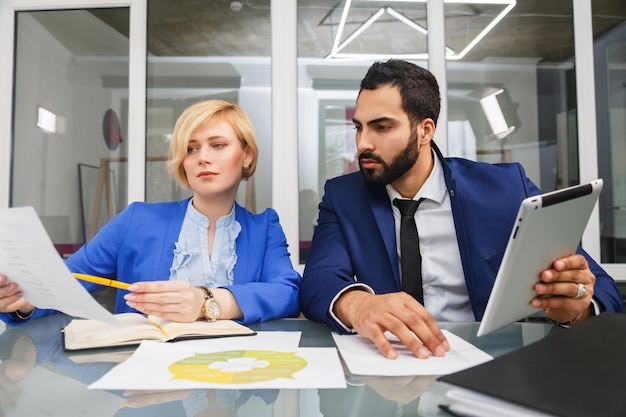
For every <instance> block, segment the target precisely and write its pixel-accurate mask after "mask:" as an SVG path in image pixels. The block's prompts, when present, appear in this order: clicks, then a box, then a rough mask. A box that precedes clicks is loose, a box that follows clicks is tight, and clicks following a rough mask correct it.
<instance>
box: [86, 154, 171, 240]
mask: <svg viewBox="0 0 626 417" xmlns="http://www.w3.org/2000/svg"><path fill="white" fill-rule="evenodd" d="M167 159H168V158H167V156H149V157H147V158H146V160H147V161H167ZM127 161H128V158H125V157H124V158H100V168H99V169H98V182H97V183H96V197H95V199H94V204H93V208H92V209H91V210H92V213H91V224H90V225H89V234H88V235H87V240H91V238H92V237H94V236H95V235H96V232H98V220H99V219H100V205H101V204H102V194H103V192H104V199H105V202H106V206H107V221H109V220H111V219H112V218H113V216H115V214H116V213H115V208H114V207H113V201H114V200H113V195H112V191H111V189H112V184H111V175H110V174H109V171H110V170H111V162H127Z"/></svg>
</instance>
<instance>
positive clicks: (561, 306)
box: [532, 254, 596, 323]
mask: <svg viewBox="0 0 626 417" xmlns="http://www.w3.org/2000/svg"><path fill="white" fill-rule="evenodd" d="M540 279H541V281H540V282H539V283H537V284H535V291H536V292H537V294H538V295H539V296H538V297H537V298H535V299H533V300H532V305H533V307H537V308H543V309H545V310H546V313H547V314H548V317H550V318H551V319H552V320H554V321H556V322H559V323H565V322H572V323H573V322H578V321H580V320H584V319H586V318H588V317H590V316H593V315H594V310H593V305H592V303H591V298H592V297H593V288H594V285H595V283H596V277H595V275H593V273H592V272H591V270H589V265H588V264H587V260H586V259H585V257H584V256H582V255H578V254H574V255H570V256H566V257H564V258H561V259H558V260H556V261H555V262H554V264H553V265H552V268H551V269H546V270H545V271H543V272H542V273H541V275H540ZM579 283H580V284H583V285H584V286H585V293H584V294H582V296H581V297H580V298H576V296H577V294H578V284H579Z"/></svg>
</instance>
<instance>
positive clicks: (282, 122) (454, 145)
mask: <svg viewBox="0 0 626 417" xmlns="http://www.w3.org/2000/svg"><path fill="white" fill-rule="evenodd" d="M391 56H397V57H403V58H406V59H410V60H412V61H414V62H416V63H418V64H420V65H423V66H425V67H428V68H429V69H430V70H431V71H432V72H433V73H435V75H436V76H437V77H438V79H439V81H440V84H441V87H442V98H443V107H442V109H443V111H442V116H441V118H440V120H439V123H438V130H437V134H436V135H435V140H436V141H437V143H438V144H439V145H440V147H441V148H442V149H444V152H445V153H446V154H447V155H450V156H463V157H466V158H470V159H474V160H479V161H486V162H508V161H518V162H521V163H523V164H524V166H525V168H526V170H527V172H528V175H529V176H530V178H531V179H533V180H534V181H535V182H536V183H537V184H538V185H540V187H541V188H542V189H543V190H544V191H550V190H553V189H556V188H562V187H565V186H568V185H572V184H578V183H580V182H583V181H586V180H591V179H595V178H598V177H601V178H604V180H605V187H604V191H603V193H602V197H601V201H600V204H599V207H598V208H597V210H596V212H595V213H594V215H593V217H592V219H591V221H590V223H589V225H588V228H587V230H586V232H585V237H584V241H583V243H584V246H585V248H586V249H587V250H588V251H589V252H590V253H591V254H592V255H593V256H594V257H595V258H596V259H599V260H601V261H602V264H603V266H604V267H605V268H606V269H607V270H608V271H609V272H610V273H611V274H612V275H613V276H614V277H615V279H616V280H618V281H624V282H626V8H625V7H624V1H623V0H593V1H591V0H550V1H541V0H519V1H517V2H515V1H513V0H482V1H470V0H451V1H446V0H429V1H428V2H426V1H424V0H422V1H419V0H418V1H398V0H396V1H393V0H392V1H364V0H352V1H344V0H298V1H295V0H249V1H231V0H212V1H205V0H185V1H182V0H181V1H172V0H125V1H122V0H110V1H106V2H102V1H92V0H65V1H54V0H45V1H44V0H0V57H1V59H0V79H1V80H2V83H0V100H1V101H0V207H12V206H24V205H32V206H34V207H35V209H36V210H37V213H38V214H39V216H40V217H41V219H42V221H43V223H44V225H45V226H46V229H47V230H48V232H49V234H50V235H51V237H52V239H53V242H54V243H55V244H57V247H58V248H59V250H60V251H61V252H63V253H71V251H72V250H74V248H75V247H76V246H77V245H80V244H82V243H83V242H84V241H86V240H88V239H89V238H90V236H92V235H93V233H95V231H97V229H98V228H99V227H101V226H102V224H104V222H106V221H107V220H108V218H110V217H111V216H112V215H114V214H115V213H117V212H119V211H120V210H121V209H123V208H124V207H125V206H126V205H127V204H128V203H129V202H130V201H137V200H145V201H161V200H172V199H179V198H183V197H185V196H186V195H187V194H186V193H185V192H183V191H182V190H180V189H179V188H177V186H176V185H175V184H174V182H173V181H172V180H171V179H170V178H169V177H168V176H167V174H166V172H165V159H166V157H167V149H168V140H169V135H170V134H171V131H172V128H173V124H174V122H175V120H176V118H177V117H178V115H179V114H180V113H181V112H182V110H183V109H184V108H185V107H186V106H188V105H189V104H191V103H193V102H195V101H198V100H201V99H205V98H223V99H227V100H231V101H235V102H237V103H239V104H240V105H241V106H242V107H243V108H244V110H246V112H247V113H248V115H249V116H250V118H251V120H252V122H253V124H254V126H255V130H256V133H257V136H258V141H259V146H260V161H259V166H258V169H257V173H256V174H255V176H254V177H253V180H252V181H250V182H247V183H244V184H243V185H242V187H241V189H240V191H239V196H238V201H239V202H240V203H241V204H243V205H245V206H246V207H248V208H250V209H251V210H252V211H261V210H263V209H264V208H265V207H269V206H273V207H275V208H276V209H277V210H278V212H279V215H280V217H281V223H282V224H283V227H284V229H285V232H286V234H287V237H288V241H289V244H290V248H291V252H292V258H293V260H294V263H295V264H296V265H297V267H298V268H299V269H300V270H302V267H303V264H304V263H305V261H306V253H307V248H308V244H309V242H310V239H311V235H312V233H313V230H314V227H315V224H314V223H315V218H316V215H317V203H318V202H319V199H320V198H321V194H322V192H323V188H322V187H323V183H324V181H325V180H326V179H327V178H331V177H334V176H336V175H340V174H343V173H346V172H350V171H353V170H355V169H357V168H358V165H357V163H356V161H355V146H354V143H353V139H354V132H353V129H352V126H351V118H352V113H351V112H352V110H353V105H354V101H355V99H356V93H357V92H358V83H359V81H360V79H361V78H362V77H363V75H364V73H365V71H366V70H367V67H368V66H369V65H370V64H371V63H372V62H373V61H374V60H377V59H387V58H389V57H391Z"/></svg>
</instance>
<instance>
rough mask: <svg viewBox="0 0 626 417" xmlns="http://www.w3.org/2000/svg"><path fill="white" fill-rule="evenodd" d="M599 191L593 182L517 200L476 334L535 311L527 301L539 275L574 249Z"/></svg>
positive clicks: (480, 334) (501, 325)
mask: <svg viewBox="0 0 626 417" xmlns="http://www.w3.org/2000/svg"><path fill="white" fill-rule="evenodd" d="M601 190H602V180H601V179H598V180H594V181H591V182H589V183H587V184H581V185H576V186H573V187H568V188H564V189H561V190H557V191H552V192H549V193H546V194H541V195H537V196H533V197H529V198H526V199H525V200H524V201H522V203H521V204H520V208H519V212H518V214H517V218H516V221H515V224H514V225H513V230H512V231H511V236H510V237H509V242H508V245H507V247H506V251H505V252H504V257H503V258H502V263H501V264H500V269H499V270H498V275H497V276H496V280H495V283H494V286H493V289H492V291H491V295H490V296H489V301H488V302H487V309H486V310H485V315H484V316H483V318H482V321H481V323H480V327H479V328H478V336H482V335H485V334H487V333H489V332H492V331H494V330H496V329H499V328H501V327H503V326H506V325H507V324H510V323H513V322H515V321H518V320H521V319H523V318H525V317H528V316H530V315H532V314H535V313H537V312H538V310H537V309H536V308H534V307H532V306H531V305H530V301H531V300H532V299H533V298H535V297H536V295H537V294H536V293H535V291H534V290H533V286H534V285H535V284H536V283H537V282H538V281H539V274H540V273H541V271H542V270H544V269H546V268H547V267H549V266H550V265H551V264H552V262H553V261H554V260H555V259H557V258H559V257H561V256H565V255H569V254H572V253H574V252H575V251H576V248H577V247H578V245H579V244H580V240H581V238H582V235H583V231H584V230H585V227H586V226H587V222H588V221H589V216H590V215H591V211H592V210H593V207H594V206H595V204H596V202H597V200H598V196H599V195H600V191H601Z"/></svg>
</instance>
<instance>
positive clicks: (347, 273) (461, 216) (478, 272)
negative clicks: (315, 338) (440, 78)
mask: <svg viewBox="0 0 626 417" xmlns="http://www.w3.org/2000/svg"><path fill="white" fill-rule="evenodd" d="M433 149H434V150H435V153H436V155H437V157H438V158H439V159H440V160H441V161H442V164H443V169H444V176H445V181H446V186H447V188H448V193H449V195H450V202H451V205H452V216H453V218H454V226H455V229H456V234H457V241H458V244H459V251H460V254H461V263H462V266H463V272H464V275H465V283H466V285H467V291H468V293H469V298H470V302H471V305H472V309H473V311H474V316H475V318H476V320H481V318H482V316H483V314H484V312H485V307H486V304H487V299H488V298H489V294H490V292H491V288H492V286H493V283H494V281H495V277H496V274H497V272H498V268H499V266H500V262H501V261H502V257H503V255H504V250H505V248H506V244H507V242H508V239H509V235H510V233H511V229H512V227H513V223H514V221H515V216H516V215H517V212H518V209H519V205H520V203H521V201H522V200H523V199H524V198H526V197H528V196H530V195H536V194H539V193H540V191H539V189H538V188H537V187H536V186H535V185H534V184H533V183H532V182H531V181H530V180H529V179H528V178H527V177H526V174H525V172H524V169H523V168H522V166H521V165H520V164H517V163H513V164H485V163H478V162H473V161H469V160H466V159H460V158H443V157H442V156H441V154H440V152H439V150H438V149H437V148H436V146H434V144H433ZM324 189H325V191H324V197H323V199H322V202H321V203H320V207H319V208H320V212H319V219H318V226H317V228H316V230H315V234H314V236H313V242H312V245H311V250H310V252H309V256H308V258H307V263H306V266H305V270H304V276H303V279H302V283H301V285H300V306H301V308H302V312H303V313H304V314H305V315H306V316H307V317H308V318H310V319H312V320H315V321H319V322H322V323H326V324H328V325H329V326H331V327H332V328H333V329H334V330H336V331H338V332H343V331H344V330H343V328H342V327H341V326H339V325H338V324H337V323H336V322H335V321H334V320H333V319H332V318H331V317H330V316H329V314H328V309H329V306H330V303H331V301H332V299H333V297H335V296H336V295H337V293H338V292H340V291H341V290H342V289H344V288H345V287H346V286H348V285H350V284H353V283H354V282H355V280H357V281H359V282H363V283H365V284H367V285H369V286H370V287H371V288H372V289H373V290H374V291H375V292H376V293H377V294H382V293H391V292H397V291H400V290H401V284H400V275H399V271H398V257H397V250H396V237H395V226H394V219H393V212H392V208H391V202H390V200H389V196H388V194H387V191H386V190H385V187H377V188H373V187H367V186H366V185H365V182H364V180H363V176H362V174H361V173H360V172H355V173H352V174H348V175H344V176H341V177H337V178H333V179H331V180H328V181H327V182H326V185H325V187H324ZM578 252H579V253H582V254H583V255H585V257H586V258H587V261H588V262H589V267H590V269H591V271H592V272H593V273H594V274H595V276H596V285H595V296H594V298H595V299H596V300H597V301H598V302H599V303H600V305H601V307H602V308H603V310H605V311H622V310H623V302H622V299H621V297H620V294H619V291H618V289H617V287H616V285H615V283H614V281H613V279H612V278H611V277H609V276H608V275H607V273H606V272H605V271H604V270H603V269H602V268H600V266H599V265H598V264H597V263H596V262H595V261H594V260H593V259H591V258H590V257H589V256H588V255H587V254H586V253H585V252H584V251H583V250H582V249H581V248H579V249H578Z"/></svg>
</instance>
